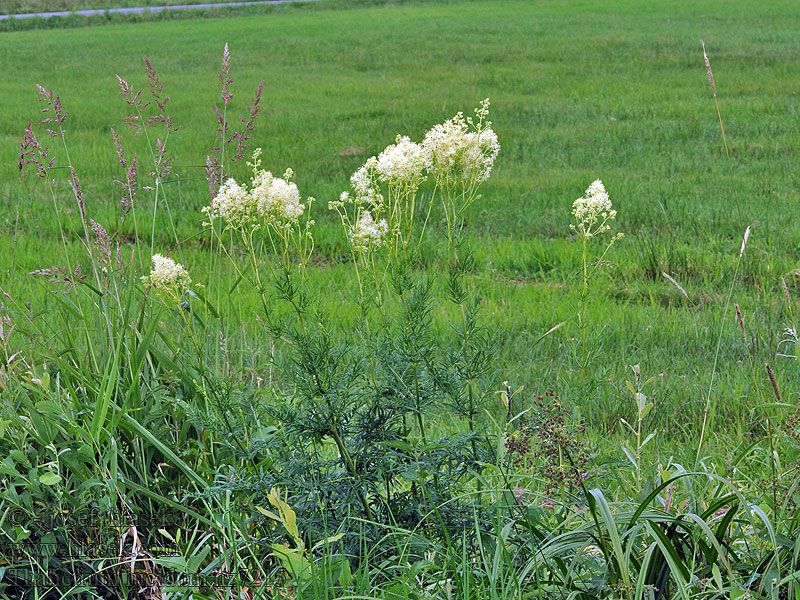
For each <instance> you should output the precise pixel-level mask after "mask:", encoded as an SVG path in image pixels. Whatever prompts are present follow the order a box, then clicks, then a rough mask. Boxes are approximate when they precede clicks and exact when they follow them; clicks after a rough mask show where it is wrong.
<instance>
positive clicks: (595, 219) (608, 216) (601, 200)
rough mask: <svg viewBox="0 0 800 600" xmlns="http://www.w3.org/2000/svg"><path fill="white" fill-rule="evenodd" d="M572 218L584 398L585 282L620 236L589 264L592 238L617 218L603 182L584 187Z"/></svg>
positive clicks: (587, 287) (586, 293)
mask: <svg viewBox="0 0 800 600" xmlns="http://www.w3.org/2000/svg"><path fill="white" fill-rule="evenodd" d="M572 216H573V218H574V219H575V222H574V223H571V224H570V226H569V228H570V229H571V230H572V231H574V232H575V233H576V234H577V235H578V237H579V238H580V240H581V278H582V287H581V299H580V309H579V311H578V315H577V317H578V325H579V327H580V330H581V340H580V341H581V363H580V377H581V394H582V395H586V387H585V386H586V369H587V367H588V366H589V350H588V347H587V323H586V303H587V300H588V298H589V281H590V280H591V278H592V276H593V275H594V274H595V272H596V271H597V269H599V268H600V267H601V266H602V265H603V264H604V263H603V259H604V258H605V256H606V254H607V253H608V251H609V250H610V249H611V246H613V245H614V243H615V242H616V241H618V240H619V239H621V238H622V237H623V234H622V233H617V234H616V235H612V236H611V238H610V239H609V241H608V243H607V244H606V246H605V248H604V250H603V251H602V253H601V254H600V255H599V256H598V257H597V258H596V259H595V260H594V261H592V262H591V263H590V262H589V256H588V252H589V245H590V242H591V240H592V239H593V238H597V237H599V236H602V235H603V234H605V233H606V232H608V231H610V230H611V223H612V222H613V221H614V219H615V218H616V216H617V211H616V210H614V209H613V208H612V205H611V199H610V198H609V197H608V192H606V188H605V187H604V186H603V182H602V181H600V180H599V179H596V180H595V181H593V182H592V184H591V185H590V186H589V187H588V188H587V190H586V192H585V194H584V195H583V196H582V197H581V198H578V199H577V200H575V202H574V203H573V204H572Z"/></svg>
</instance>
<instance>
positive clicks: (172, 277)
mask: <svg viewBox="0 0 800 600" xmlns="http://www.w3.org/2000/svg"><path fill="white" fill-rule="evenodd" d="M152 260H153V268H152V269H151V270H150V275H147V276H145V277H142V281H143V282H144V283H145V284H147V285H151V286H153V287H154V288H155V289H157V290H159V291H162V292H166V293H168V294H170V295H174V296H180V295H182V294H183V292H185V291H186V290H187V289H189V286H190V285H191V284H192V280H191V278H190V277H189V272H188V271H187V270H186V269H185V268H184V267H183V265H182V264H180V263H176V262H175V261H174V260H172V259H171V258H169V257H167V256H162V255H161V254H154V255H153V258H152Z"/></svg>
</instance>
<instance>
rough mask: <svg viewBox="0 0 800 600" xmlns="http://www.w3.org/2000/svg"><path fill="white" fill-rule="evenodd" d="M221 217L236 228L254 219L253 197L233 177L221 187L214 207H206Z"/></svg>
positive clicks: (240, 227)
mask: <svg viewBox="0 0 800 600" xmlns="http://www.w3.org/2000/svg"><path fill="white" fill-rule="evenodd" d="M206 211H207V212H209V213H211V214H213V215H214V216H217V217H221V218H222V219H223V220H224V221H225V222H226V223H227V224H228V225H230V226H231V227H233V228H234V229H242V228H244V227H245V226H246V225H247V224H248V223H249V222H251V221H252V220H253V212H254V207H253V197H252V196H251V195H250V194H248V193H247V190H245V189H244V188H242V187H241V186H240V185H239V184H238V183H236V181H234V180H233V179H228V180H227V181H226V182H225V183H223V184H222V186H221V187H220V188H219V191H218V192H217V195H216V196H215V197H214V203H213V205H212V207H209V208H208V209H206Z"/></svg>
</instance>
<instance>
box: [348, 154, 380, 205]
mask: <svg viewBox="0 0 800 600" xmlns="http://www.w3.org/2000/svg"><path fill="white" fill-rule="evenodd" d="M377 168H378V159H377V158H375V157H374V156H372V157H370V158H369V159H368V160H367V162H365V163H364V165H363V166H362V167H361V168H359V169H358V171H356V172H355V173H353V175H352V176H351V177H350V185H351V186H353V191H355V193H356V200H358V201H362V202H366V203H367V204H369V205H370V206H371V207H373V208H375V207H377V206H380V205H381V204H383V195H382V194H381V192H380V190H379V189H378V185H377V182H376V181H375V171H376V170H377Z"/></svg>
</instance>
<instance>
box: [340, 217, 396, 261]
mask: <svg viewBox="0 0 800 600" xmlns="http://www.w3.org/2000/svg"><path fill="white" fill-rule="evenodd" d="M388 232H389V225H388V224H387V223H386V219H381V220H380V221H378V222H377V223H376V222H375V219H374V218H373V217H372V213H371V212H369V211H364V212H362V213H361V217H360V218H359V219H358V222H356V224H355V225H353V226H352V227H351V228H350V231H349V232H348V236H347V237H348V238H349V240H350V244H351V245H352V246H353V249H354V250H356V251H357V252H368V251H370V250H372V249H374V248H379V247H380V246H381V245H382V244H383V241H384V238H385V237H386V234H387V233H388Z"/></svg>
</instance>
